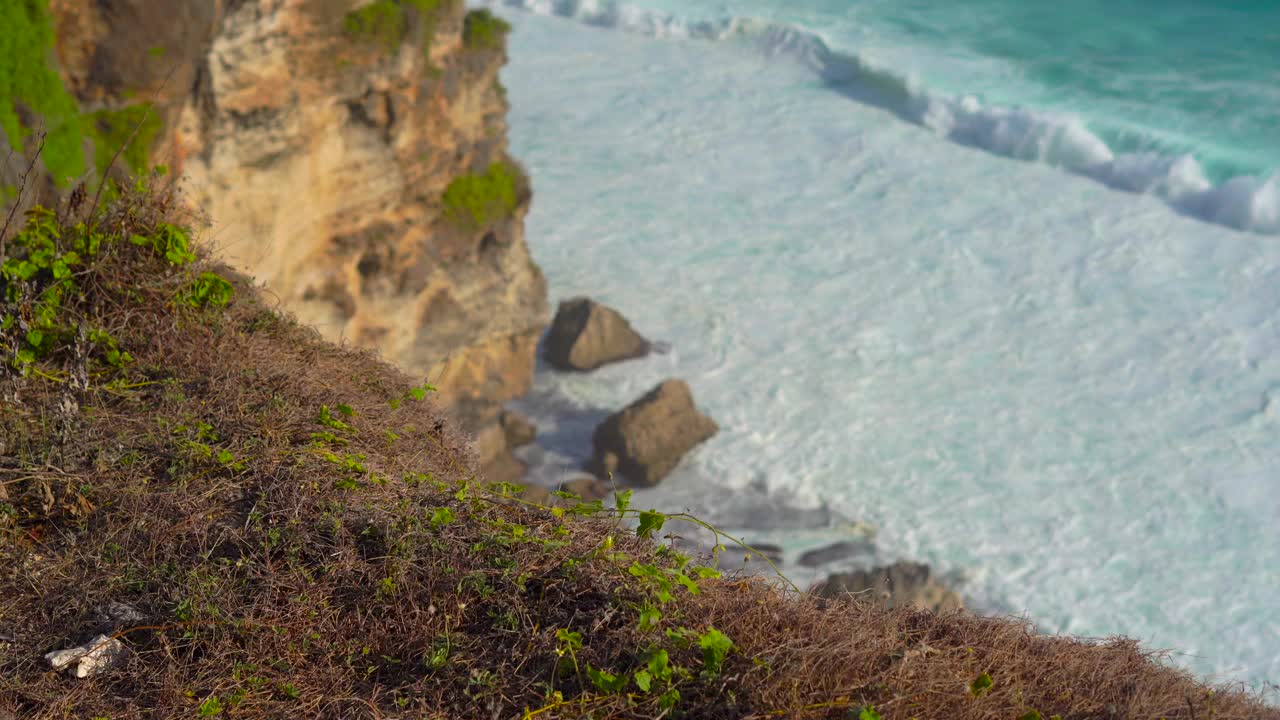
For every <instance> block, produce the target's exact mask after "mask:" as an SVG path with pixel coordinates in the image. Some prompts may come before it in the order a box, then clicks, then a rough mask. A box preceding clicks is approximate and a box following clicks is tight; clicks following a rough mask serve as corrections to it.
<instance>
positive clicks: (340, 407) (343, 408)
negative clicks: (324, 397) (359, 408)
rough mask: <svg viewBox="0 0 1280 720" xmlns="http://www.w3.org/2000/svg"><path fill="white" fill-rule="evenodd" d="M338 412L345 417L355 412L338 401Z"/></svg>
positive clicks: (351, 415)
mask: <svg viewBox="0 0 1280 720" xmlns="http://www.w3.org/2000/svg"><path fill="white" fill-rule="evenodd" d="M338 412H340V413H342V414H343V415H346V416H347V417H353V416H354V415H355V414H356V411H355V410H354V409H353V408H352V407H351V406H350V405H348V404H346V403H338Z"/></svg>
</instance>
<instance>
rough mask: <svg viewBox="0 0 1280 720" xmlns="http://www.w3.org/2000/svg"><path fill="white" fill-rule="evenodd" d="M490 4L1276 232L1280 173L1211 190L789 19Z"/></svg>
mask: <svg viewBox="0 0 1280 720" xmlns="http://www.w3.org/2000/svg"><path fill="white" fill-rule="evenodd" d="M486 4H488V5H489V6H492V7H507V8H514V9H519V10H524V11H528V12H532V13H536V14H540V15H552V16H556V17H562V18H568V19H572V20H576V21H578V22H581V23H584V24H587V25H591V26H595V27H603V28H610V29H616V30H621V31H624V32H629V33H635V34H641V35H645V36H648V37H653V38H684V39H698V40H706V41H711V42H730V41H733V42H739V43H747V44H749V45H750V46H751V47H753V48H754V49H755V50H758V51H760V52H762V53H764V54H765V55H767V56H771V57H780V58H784V59H786V60H788V61H792V62H798V63H800V64H801V65H802V66H804V67H806V68H808V69H810V70H811V71H812V72H814V73H816V74H817V75H818V77H820V78H821V79H822V80H823V82H825V83H826V84H827V85H828V87H830V88H831V89H832V90H834V91H837V92H839V93H841V94H843V95H846V96H848V97H850V98H852V99H854V100H857V101H860V102H864V103H869V104H872V105H877V106H881V107H885V108H887V109H889V110H891V111H893V112H895V113H896V114H898V115H899V116H900V117H902V118H903V119H906V120H909V121H911V122H914V123H917V124H920V125H923V126H924V127H927V128H929V129H931V130H933V131H934V132H936V133H938V134H939V135H941V136H943V137H946V138H948V139H950V140H952V141H954V142H958V143H961V144H965V145H971V146H973V147H977V148H981V149H983V150H986V151H988V152H992V153H995V154H997V155H1001V156H1003V157H1009V158H1014V159H1018V160H1024V161H1030V162H1040V163H1045V164H1048V165H1052V166H1054V167H1058V168H1062V169H1064V170H1068V171H1070V172H1074V173H1077V174H1081V175H1085V176H1087V177H1091V178H1093V179H1095V180H1098V181H1099V182H1102V183H1105V184H1106V185H1108V186H1109V187H1112V188H1114V189H1119V190H1126V191H1129V192H1136V193H1151V194H1153V195H1156V196H1157V197H1160V198H1162V199H1163V200H1165V201H1166V202H1168V203H1169V204H1170V205H1171V206H1173V207H1174V208H1175V209H1177V210H1179V211H1180V212H1185V213H1187V214H1190V215H1192V216H1194V217H1198V218H1200V219H1202V220H1206V221H1208V222H1212V223H1217V224H1220V225H1225V226H1227V227H1230V228H1234V229H1237V230H1245V231H1249V232H1256V233H1261V234H1280V176H1276V175H1272V176H1270V177H1269V178H1262V177H1254V176H1241V177H1236V178H1232V179H1231V180H1229V181H1227V182H1225V183H1223V184H1222V185H1220V186H1217V187H1214V186H1212V185H1211V184H1210V183H1209V181H1208V180H1206V179H1205V177H1204V173H1203V171H1202V170H1201V168H1200V166H1199V164H1198V162H1197V161H1196V160H1195V158H1194V157H1192V156H1190V155H1183V156H1178V157H1161V156H1154V155H1151V154H1131V153H1120V154H1116V153H1113V152H1112V150H1111V148H1109V147H1108V146H1107V144H1106V143H1105V142H1104V141H1103V140H1102V139H1101V138H1099V137H1098V136H1097V135H1096V134H1094V133H1093V132H1092V131H1090V130H1089V129H1088V127H1086V125H1085V123H1084V122H1083V121H1081V120H1080V119H1079V118H1076V117H1073V116H1070V115H1064V114H1061V113H1047V112H1042V111H1038V110H1035V109H1034V108H1018V107H1001V106H998V105H985V104H983V103H982V102H981V101H980V100H978V99H977V98H976V97H973V96H961V97H957V98H953V97H946V96H943V95H940V94H937V93H933V92H930V91H928V90H927V89H924V88H921V87H919V85H918V83H916V82H915V81H913V79H912V78H910V77H909V76H907V75H905V74H903V73H901V72H898V71H896V70H895V69H894V68H887V67H880V66H877V65H876V64H875V63H873V62H870V61H868V60H867V59H866V58H864V57H863V56H861V55H860V54H858V53H857V52H856V51H850V50H844V49H841V50H833V49H832V48H831V47H829V46H828V44H827V42H826V41H824V40H823V39H822V38H821V37H820V36H819V35H818V34H816V33H812V32H809V31H806V30H803V29H800V28H796V27H792V26H790V25H783V24H778V23H773V22H769V21H765V20H758V19H754V18H742V17H724V18H721V19H718V20H687V19H684V18H680V17H678V16H676V15H673V14H671V13H667V12H662V11H657V10H652V9H646V8H640V7H637V6H634V5H626V4H618V3H615V2H608V1H606V0H488V2H487V3H486Z"/></svg>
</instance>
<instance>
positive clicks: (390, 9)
mask: <svg viewBox="0 0 1280 720" xmlns="http://www.w3.org/2000/svg"><path fill="white" fill-rule="evenodd" d="M342 26H343V30H345V31H346V33H347V35H348V36H349V37H351V38H353V39H358V40H361V41H363V42H372V43H377V44H378V45H381V46H383V47H384V48H386V50H387V52H389V53H393V52H395V51H396V50H399V49H400V44H401V43H402V42H404V35H405V28H406V20H405V14H404V8H403V7H402V6H401V5H400V3H399V2H398V0H378V1H377V2H375V3H373V4H371V5H365V6H364V7H362V8H357V9H355V10H352V11H351V12H349V13H347V16H346V17H345V18H344V19H343V23H342Z"/></svg>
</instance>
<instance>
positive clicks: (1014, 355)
mask: <svg viewBox="0 0 1280 720" xmlns="http://www.w3.org/2000/svg"><path fill="white" fill-rule="evenodd" d="M503 14H504V16H505V17H507V18H508V19H509V20H511V21H512V23H513V24H514V26H515V31H514V33H513V34H512V36H511V39H510V49H511V56H512V62H511V64H510V65H509V66H508V68H507V69H506V70H504V72H503V81H504V82H505V83H506V85H507V86H508V88H509V96H510V99H511V104H512V113H511V127H512V139H513V149H514V152H515V154H516V156H517V157H519V158H520V159H521V160H522V161H523V162H524V163H526V164H527V166H528V167H529V169H530V172H531V175H532V177H533V182H534V203H533V209H532V212H531V213H530V215H529V219H528V234H529V238H530V244H531V246H532V249H533V253H534V256H535V259H536V260H537V262H538V263H539V264H540V265H541V266H542V268H543V269H544V271H545V272H546V274H547V277H548V280H549V285H550V288H551V293H552V296H553V300H557V299H562V298H566V297H569V296H572V295H577V294H588V295H591V296H593V297H596V298H597V299H600V300H602V301H604V302H606V303H609V304H611V305H613V306H615V307H617V308H619V309H621V310H622V311H623V312H624V313H625V314H626V315H627V316H628V317H629V318H630V319H631V321H632V322H633V324H634V325H635V326H636V327H637V328H638V329H640V330H641V331H642V332H643V333H645V334H646V335H648V336H649V337H651V338H654V339H657V340H663V341H667V342H670V343H672V345H673V349H672V351H671V352H670V353H669V354H666V355H659V356H654V357H651V358H648V359H646V360H642V361H635V362H630V363H625V364H622V365H617V366H612V367H607V368H605V369H602V370H600V371H598V372H595V373H591V374H586V375H558V374H552V373H549V372H547V371H545V370H543V371H541V372H540V373H539V375H538V378H537V390H536V392H535V394H534V396H533V399H532V400H531V401H530V402H529V403H526V409H529V410H530V411H532V412H533V414H534V415H535V416H537V419H538V420H539V422H540V427H541V430H542V431H543V436H542V438H541V440H540V441H541V442H543V443H544V444H545V445H547V446H548V447H550V448H551V449H552V450H553V451H555V450H559V451H560V453H559V455H557V453H556V452H544V451H534V452H535V454H536V455H538V457H537V458H535V459H537V460H539V463H540V467H539V472H543V473H548V472H554V471H555V470H556V469H557V468H558V467H559V466H561V465H565V464H571V463H573V462H577V461H579V460H580V459H581V456H582V455H583V454H584V453H585V452H586V449H587V443H586V434H587V433H589V430H590V427H591V425H592V422H593V421H594V420H596V419H598V418H599V417H600V416H602V415H603V414H604V413H605V412H608V411H610V410H613V409H616V408H618V407H620V406H622V405H624V404H625V403H627V402H629V401H630V400H632V399H634V398H635V397H636V396H638V395H639V394H641V393H643V392H644V391H645V390H647V389H648V388H649V387H651V386H652V385H653V384H655V383H656V382H658V381H659V380H661V379H662V378H664V377H667V376H671V375H675V376H680V377H683V378H686V379H687V380H688V381H689V382H690V384H691V385H692V387H693V390H694V395H695V398H696V399H697V401H698V403H699V405H700V406H702V407H703V408H704V409H705V410H706V411H707V412H708V413H709V414H710V415H711V416H712V417H714V418H715V419H716V420H717V421H718V422H719V423H720V424H721V427H722V431H721V433H720V434H719V435H718V436H717V437H716V438H714V439H713V440H712V441H710V442H709V443H707V444H706V445H705V446H704V447H702V448H701V449H700V450H698V451H697V452H696V453H695V454H694V455H693V456H692V457H691V458H690V460H689V461H688V462H686V463H685V464H684V465H683V466H682V467H681V468H680V469H679V470H678V471H677V472H676V473H675V475H674V476H673V477H671V478H669V479H668V480H667V481H665V482H664V484H663V485H662V486H660V487H659V488H658V489H656V490H651V491H645V492H643V493H638V495H637V499H636V502H637V504H642V505H646V506H649V505H655V506H658V507H660V508H666V509H678V507H682V506H689V507H693V508H695V509H706V510H708V511H710V512H711V513H712V514H714V513H715V511H716V509H717V508H719V507H721V506H722V505H723V498H724V494H723V493H724V491H723V490H722V489H721V488H722V486H724V485H727V486H730V487H739V488H761V487H763V488H766V489H768V490H769V491H771V492H774V493H779V494H790V495H793V496H795V497H797V498H799V499H800V500H801V501H807V502H810V503H817V502H819V501H826V502H829V503H830V504H831V507H832V508H833V509H834V510H836V511H838V512H839V513H841V514H843V515H844V516H846V517H851V518H856V519H859V520H865V521H868V522H870V523H872V524H873V525H875V526H877V527H878V528H879V535H878V541H879V543H880V544H881V547H882V548H883V549H887V550H888V551H890V552H891V553H892V554H893V555H895V556H899V557H910V558H918V559H921V560H924V561H927V562H930V563H933V564H934V565H935V566H937V567H939V568H940V569H942V570H943V571H950V570H957V569H958V570H963V571H964V572H965V573H966V575H967V577H968V581H967V582H966V584H965V585H964V587H963V588H962V590H963V591H964V592H965V594H966V596H967V597H968V598H970V601H971V603H974V604H976V605H977V606H979V607H984V608H988V609H998V610H1012V611H1016V612H1022V611H1025V612H1026V613H1027V614H1028V615H1029V616H1030V617H1031V618H1032V619H1033V620H1034V621H1035V622H1036V623H1037V624H1038V625H1039V626H1040V627H1041V628H1043V629H1045V630H1048V631H1055V632H1069V633H1074V634H1082V635H1089V636H1104V635H1109V634H1113V633H1116V634H1125V635H1129V636H1132V637H1136V638H1138V639H1140V640H1142V641H1144V642H1145V643H1147V644H1148V645H1151V646H1155V647H1167V648H1176V649H1177V650H1179V651H1180V652H1181V653H1189V654H1190V655H1187V654H1180V655H1177V656H1175V660H1176V661H1177V662H1179V663H1183V664H1185V665H1187V666H1188V667H1191V668H1193V669H1194V670H1196V671H1198V672H1202V673H1214V675H1213V678H1214V679H1219V680H1229V679H1242V680H1245V681H1248V682H1250V683H1252V684H1255V685H1257V684H1259V683H1261V682H1262V681H1264V680H1268V679H1269V680H1272V681H1275V680H1280V601H1278V600H1277V592H1276V591H1277V588H1280V522H1277V520H1280V501H1277V497H1278V496H1280V493H1278V492H1277V491H1278V490H1280V487H1278V486H1277V482H1278V481H1277V468H1280V443H1278V442H1277V441H1276V430H1277V427H1276V412H1277V411H1276V409H1275V407H1274V406H1270V405H1268V404H1267V403H1268V401H1267V400H1266V398H1268V397H1272V396H1273V395H1274V394H1275V389H1276V388H1280V353H1277V350H1278V349H1280V347H1278V346H1280V333H1278V331H1277V323H1276V319H1275V316H1276V312H1277V308H1280V282H1277V281H1278V280H1280V245H1277V244H1276V243H1275V242H1274V238H1267V237H1263V236H1258V235H1250V234H1243V233H1237V232H1234V231H1231V230H1227V229H1224V228H1221V227H1217V226H1212V225H1208V224H1205V223H1202V222H1198V221H1195V220H1192V219H1189V218H1186V217H1181V216H1179V215H1177V214H1175V213H1173V212H1171V211H1170V210H1169V209H1168V207H1167V206H1165V205H1164V204H1163V203H1162V202H1160V201H1159V200H1157V199H1155V198H1152V197H1145V196H1137V195H1132V194H1126V193H1119V192H1115V191H1111V190H1108V189H1106V188H1105V187H1102V186H1100V185H1099V184H1097V183H1094V182H1092V181H1089V180H1087V179H1084V178H1081V177H1076V176H1072V175H1068V174H1066V173H1063V172H1060V171H1057V170H1055V169H1053V168H1051V167H1047V166H1039V165H1034V164H1025V163H1017V162H1012V161H1007V160H1003V159H1000V158H996V157H992V156H991V155H989V154H986V153H983V152H981V151H978V150H973V149H968V148H965V147H960V146H957V145H955V144H952V143H948V142H946V141H945V140H942V139H941V138H939V137H937V136H935V135H932V134H930V133H929V132H928V131H926V130H923V129H922V128H920V127H917V126H913V125H910V124H907V123H903V122H900V121H899V120H897V119H896V118H895V117H894V116H893V115H891V114H889V113H887V112H883V111H881V110H877V109H875V108H873V107H867V106H861V105H858V104H855V103H850V102H849V101H848V99H846V98H842V97H839V96H836V95H833V94H832V93H829V92H827V91H826V90H825V89H823V88H822V87H820V86H819V84H818V83H817V81H815V80H814V78H813V77H812V75H811V74H809V73H807V72H804V71H802V70H801V69H799V68H796V67H792V66H788V65H785V64H778V63H771V62H766V61H765V60H764V59H763V58H760V57H755V56H752V55H750V54H747V53H744V52H742V51H741V50H740V49H734V48H731V47H725V46H717V45H712V44H706V43H699V42H697V41H688V40H680V39H669V40H663V41H655V40H652V39H649V38H644V37H637V36H632V35H626V34H622V33H617V32H612V31H609V30H605V29H595V28H586V27H583V26H581V25H577V24H574V23H571V22H567V21H563V20H559V19H551V18H544V17H535V16H530V15H526V14H522V13H516V12H506V11H503ZM1271 402H1272V403H1274V400H1272V401H1271Z"/></svg>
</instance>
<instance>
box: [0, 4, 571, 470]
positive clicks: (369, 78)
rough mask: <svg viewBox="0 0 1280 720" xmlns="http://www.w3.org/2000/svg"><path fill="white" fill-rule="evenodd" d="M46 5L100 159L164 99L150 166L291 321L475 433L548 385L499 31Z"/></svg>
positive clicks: (391, 15)
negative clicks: (430, 387)
mask: <svg viewBox="0 0 1280 720" xmlns="http://www.w3.org/2000/svg"><path fill="white" fill-rule="evenodd" d="M48 12H49V16H48V17H49V22H50V24H51V26H52V28H53V31H54V35H55V37H56V40H55V47H54V51H55V52H56V59H57V61H58V74H59V75H60V77H61V79H62V81H63V83H64V84H65V87H66V90H67V91H68V92H69V93H70V94H71V95H72V96H73V97H74V98H75V101H76V102H77V103H78V105H79V107H80V109H81V111H82V112H83V113H85V117H86V118H89V119H88V120H85V122H84V124H85V126H86V132H85V138H84V140H83V142H84V143H85V144H86V147H88V145H91V144H93V143H98V144H102V143H103V142H105V140H104V138H106V137H107V132H106V131H107V130H110V129H111V128H110V127H109V125H110V120H109V117H114V116H105V115H102V114H101V112H102V111H104V110H105V111H108V112H118V111H121V109H126V108H130V107H137V105H138V103H140V102H141V101H144V100H151V99H152V98H154V99H155V100H156V102H155V105H154V107H153V111H154V113H155V118H154V120H157V121H158V129H157V131H156V132H155V133H154V138H146V139H145V142H147V148H146V150H147V151H148V156H149V159H150V160H151V161H153V162H157V163H167V164H168V166H169V168H170V169H171V170H172V171H174V172H177V173H181V175H182V176H183V177H184V178H185V181H186V187H187V189H188V194H189V196H190V197H191V199H192V200H193V204H195V205H196V206H198V207H199V208H200V209H201V210H202V211H203V212H205V213H206V214H207V215H208V216H209V219H210V220H211V221H212V225H211V227H210V228H209V230H208V231H207V232H206V239H207V240H209V241H210V242H211V243H212V245H213V246H214V247H215V248H216V250H217V252H218V253H220V254H221V255H222V256H223V257H225V258H226V259H228V260H229V261H230V262H231V263H232V264H234V265H236V266H238V267H239V268H241V269H243V270H244V271H246V272H248V273H250V274H252V275H254V276H256V277H257V278H258V279H259V280H260V281H261V282H262V283H264V284H265V285H266V286H267V287H268V288H269V289H270V290H271V292H272V293H274V294H275V295H276V296H278V297H279V299H280V302H281V303H282V305H283V306H284V307H285V308H286V309H288V310H290V311H292V312H294V313H295V314H297V316H298V317H299V318H300V319H301V320H302V321H304V322H307V323H310V324H313V325H315V326H316V327H317V328H319V329H320V330H321V332H323V333H324V334H325V335H326V336H327V337H329V338H331V339H333V340H335V341H337V340H344V341H347V342H351V343H354V344H357V345H362V346H371V347H377V348H379V349H380V350H381V352H382V353H383V355H384V356H385V357H387V358H388V359H390V360H392V361H394V362H396V363H398V364H400V365H401V366H402V367H404V368H405V369H407V370H408V371H410V372H411V373H413V374H417V375H420V376H422V377H423V378H424V379H426V380H428V381H430V382H432V383H434V384H435V385H437V386H438V387H440V388H441V393H442V396H441V399H442V400H443V401H444V403H445V404H446V405H447V406H448V407H450V409H451V410H453V411H454V413H455V414H456V415H457V416H458V417H459V418H460V419H461V420H462V421H463V423H464V426H466V427H467V429H469V430H471V431H472V432H481V431H483V430H485V429H486V428H489V426H491V425H493V423H494V422H495V421H496V418H497V415H498V412H499V409H500V406H501V404H502V403H503V402H505V401H506V400H509V399H511V398H513V397H516V396H518V395H520V394H522V393H524V392H525V391H527V390H528V388H529V386H530V383H531V381H532V374H533V367H534V354H535V346H536V343H537V339H538V337H539V335H540V334H541V331H542V330H543V328H544V327H545V325H546V322H547V320H548V315H549V313H548V309H547V302H546V289H545V283H544V280H543V278H542V275H541V273H540V271H539V270H538V268H537V267H536V266H535V265H534V264H533V262H532V261H531V259H530V256H529V251H528V247H527V245H526V244H525V239H524V234H523V218H524V215H525V212H526V210H527V208H528V204H529V199H530V191H529V186H528V182H527V180H526V179H525V177H524V175H523V173H522V172H520V171H519V168H518V166H516V165H515V164H514V163H513V162H512V160H511V159H510V158H509V157H508V156H507V140H506V129H507V128H506V119H505V118H506V112H507V104H506V100H505V97H504V94H503V91H502V88H501V85H500V83H499V82H498V71H499V69H500V68H501V66H502V64H503V63H504V62H505V60H506V56H505V43H504V41H503V35H502V33H503V32H504V30H505V28H504V27H503V26H502V25H501V23H500V21H495V20H494V19H493V18H492V17H491V16H488V15H485V14H483V13H478V14H476V15H473V16H472V17H470V18H467V19H465V20H464V16H465V15H466V11H465V8H464V7H463V5H462V2H461V0H374V1H373V2H370V1H369V0H51V2H50V5H49V8H48ZM4 100H5V99H4V98H0V102H3V101H4ZM22 101H23V99H22V98H15V105H16V106H17V107H18V108H19V110H20V113H19V114H20V116H21V115H22V111H23V110H24V108H23V102H22ZM27 105H28V106H31V105H38V103H27ZM94 112H98V113H99V115H90V113H94ZM26 114H27V115H28V116H31V115H33V113H32V112H30V110H26ZM104 117H106V118H108V119H107V120H104V119H103V118H104ZM131 117H136V114H135V115H133V116H131ZM94 118H97V120H96V123H97V124H96V125H94V123H95V120H94ZM27 119H30V117H28V118H27ZM117 124H119V123H117ZM95 132H97V134H96V135H95ZM117 135H118V132H117ZM3 142H4V136H3V134H2V133H0V158H2V157H3V156H4V153H3V150H5V147H3V146H2V145H3ZM26 150H28V151H29V150H30V148H26ZM91 152H92V153H97V154H99V155H100V154H101V153H100V151H98V150H97V149H95V150H93V151H91ZM7 172H8V173H9V175H10V177H12V175H13V171H12V168H9V169H8V170H7ZM92 173H93V169H92V168H90V169H89V170H88V174H89V175H92ZM2 184H3V183H0V185H2ZM0 201H3V198H0ZM486 453H488V451H486ZM487 459H489V458H482V461H483V460H487Z"/></svg>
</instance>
